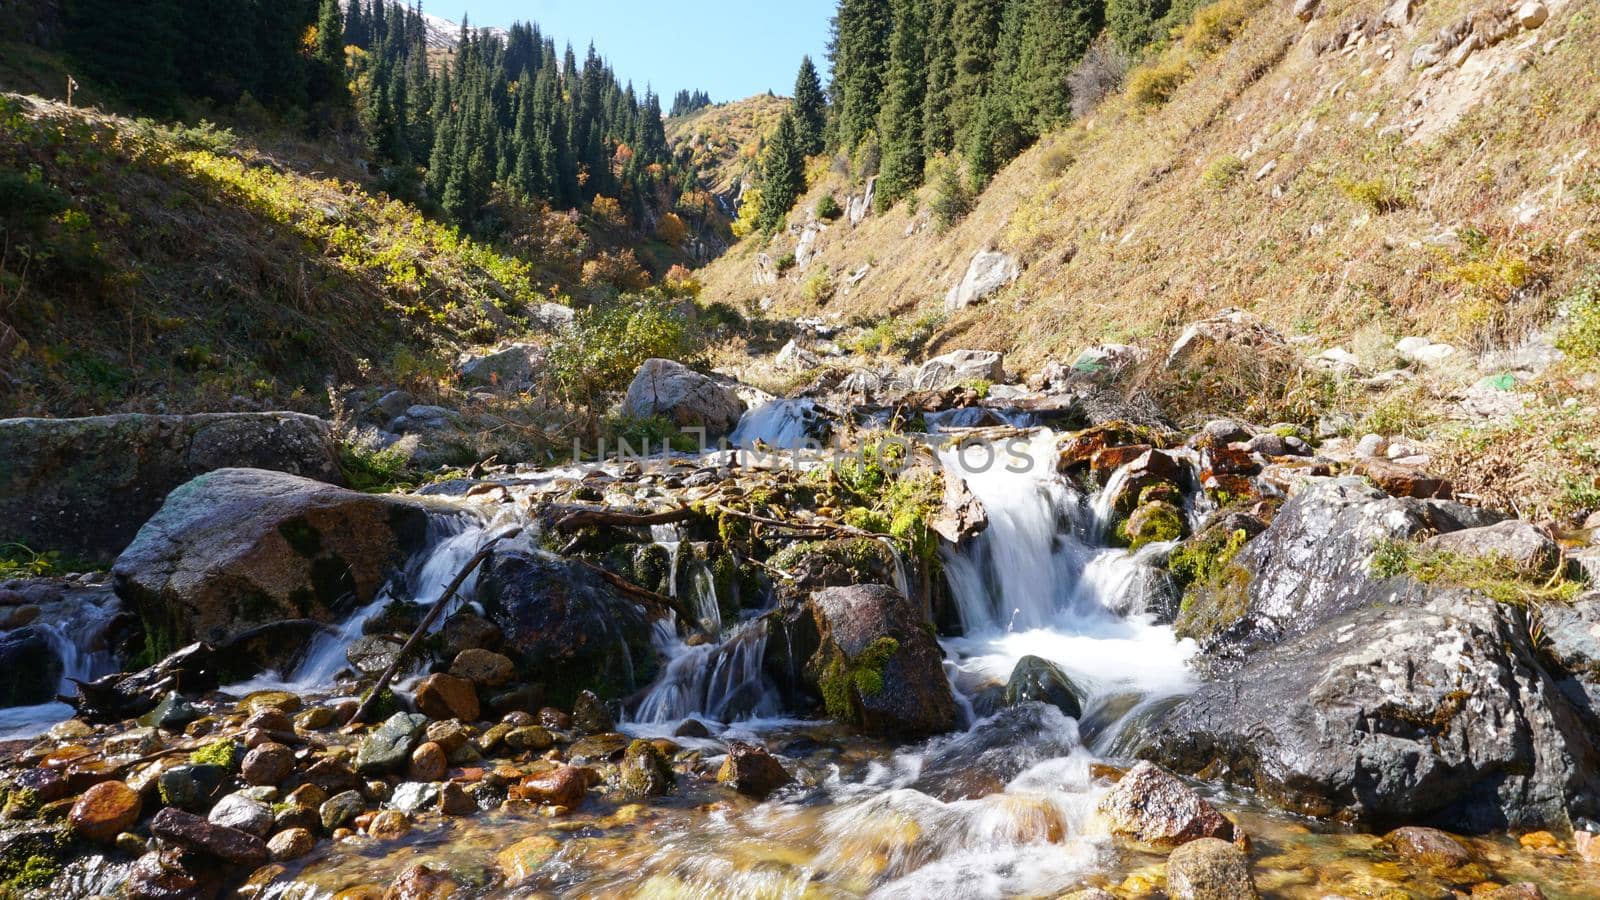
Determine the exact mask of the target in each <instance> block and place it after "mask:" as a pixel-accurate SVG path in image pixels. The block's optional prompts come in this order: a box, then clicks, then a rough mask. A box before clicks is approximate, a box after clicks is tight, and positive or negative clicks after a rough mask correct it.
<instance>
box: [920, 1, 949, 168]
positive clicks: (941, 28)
mask: <svg viewBox="0 0 1600 900" xmlns="http://www.w3.org/2000/svg"><path fill="white" fill-rule="evenodd" d="M955 6H956V4H955V0H929V3H928V21H927V26H926V33H927V38H926V40H927V53H926V56H927V59H926V66H927V69H928V83H927V86H926V88H925V90H924V92H923V93H924V97H923V101H922V152H923V155H924V156H925V157H927V158H929V159H931V158H933V157H935V156H938V155H939V154H941V153H949V152H950V151H951V150H952V149H954V147H955V131H956V129H955V122H954V119H952V118H951V115H950V107H951V105H952V104H953V103H954V102H955V99H956V98H955V78H956V42H955V35H954V34H953V33H952V32H951V26H952V24H953V21H954V18H955Z"/></svg>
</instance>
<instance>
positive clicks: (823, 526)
mask: <svg viewBox="0 0 1600 900" xmlns="http://www.w3.org/2000/svg"><path fill="white" fill-rule="evenodd" d="M710 508H711V509H712V510H713V511H715V512H719V513H725V514H727V515H730V516H736V517H738V518H741V519H748V520H750V521H752V522H758V523H760V524H762V525H771V526H773V527H774V528H791V529H794V530H796V531H809V532H814V533H820V534H830V533H831V534H848V535H850V536H851V537H864V538H872V539H873V540H878V541H893V540H894V535H890V534H879V533H878V532H876V531H865V530H863V529H860V528H856V527H854V526H852V525H845V524H843V523H841V522H818V523H815V524H811V523H806V522H786V521H784V520H783V519H774V518H770V517H768V516H758V515H756V514H755V513H748V512H743V511H740V510H737V509H731V508H729V507H726V506H721V505H717V504H713V505H712V506H711V507H710Z"/></svg>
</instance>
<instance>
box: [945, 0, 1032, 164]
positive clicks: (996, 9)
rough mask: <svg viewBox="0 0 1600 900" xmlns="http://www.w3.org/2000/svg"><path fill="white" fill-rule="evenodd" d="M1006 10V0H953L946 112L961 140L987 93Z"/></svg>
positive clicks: (970, 126) (965, 135)
mask: <svg viewBox="0 0 1600 900" xmlns="http://www.w3.org/2000/svg"><path fill="white" fill-rule="evenodd" d="M1013 2H1016V0H1013ZM1005 7H1006V0H956V5H955V9H954V10H953V11H952V14H951V22H950V35H951V43H952V44H953V45H954V46H953V53H954V57H955V58H954V65H955V72H954V74H953V76H952V83H951V87H950V104H949V107H948V109H949V118H950V128H951V130H952V131H953V132H954V133H955V134H956V135H959V136H961V138H966V137H968V131H969V129H971V128H972V127H973V126H974V125H975V124H976V123H975V121H974V120H975V119H976V118H977V114H978V109H979V107H980V106H981V104H982V102H983V98H984V97H985V96H986V95H987V94H988V93H989V73H990V71H991V70H992V69H993V68H994V54H995V46H996V45H997V44H998V43H999V41H1000V22H1001V20H1002V19H1003V18H1004V11H1005ZM961 138H958V140H960V139H961Z"/></svg>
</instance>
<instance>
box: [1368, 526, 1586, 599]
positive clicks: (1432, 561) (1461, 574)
mask: <svg viewBox="0 0 1600 900" xmlns="http://www.w3.org/2000/svg"><path fill="white" fill-rule="evenodd" d="M1367 571H1368V572H1370V573H1371V574H1372V575H1374V576H1375V577H1378V578H1394V577H1398V576H1400V575H1409V576H1410V577H1412V578H1415V579H1416V580H1417V581H1420V582H1422V583H1424V584H1439V585H1444V586H1449V587H1460V588H1466V589H1468V590H1471V591H1476V592H1478V593H1480V594H1483V595H1484V596H1486V597H1489V598H1490V599H1492V600H1494V601H1496V602H1498V603H1504V604H1507V605H1510V606H1519V607H1536V606H1539V605H1541V604H1545V603H1571V602H1572V601H1573V600H1575V599H1577V597H1578V595H1579V594H1580V593H1581V592H1582V591H1583V584H1582V583H1581V582H1578V581H1574V580H1572V579H1570V578H1567V577H1566V576H1565V574H1564V573H1563V572H1561V571H1560V570H1558V571H1557V572H1556V573H1555V574H1553V575H1550V576H1548V577H1546V576H1543V575H1540V574H1537V573H1533V572H1529V571H1527V570H1526V569H1524V568H1522V567H1520V566H1518V565H1517V563H1516V562H1514V561H1513V560H1512V559H1510V558H1509V557H1506V556H1504V555H1501V554H1495V553H1489V554H1483V555H1473V556H1467V555H1463V554H1459V553H1452V552H1449V551H1444V550H1429V549H1426V548H1424V547H1422V546H1421V545H1418V544H1414V543H1411V542H1408V541H1395V540H1390V541H1384V542H1382V543H1380V544H1379V545H1378V547H1377V548H1376V549H1375V550H1374V551H1373V554H1372V558H1371V559H1370V560H1369V561H1368V563H1367Z"/></svg>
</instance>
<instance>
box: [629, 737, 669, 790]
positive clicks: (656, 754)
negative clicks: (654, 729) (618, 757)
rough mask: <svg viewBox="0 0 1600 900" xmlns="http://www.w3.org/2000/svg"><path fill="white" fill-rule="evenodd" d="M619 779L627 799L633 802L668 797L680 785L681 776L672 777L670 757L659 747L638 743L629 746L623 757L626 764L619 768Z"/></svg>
mask: <svg viewBox="0 0 1600 900" xmlns="http://www.w3.org/2000/svg"><path fill="white" fill-rule="evenodd" d="M617 777H618V779H619V780H620V782H621V786H622V793H623V795H624V796H626V797H628V798H629V799H633V800H641V799H644V798H646V797H660V796H662V795H663V794H668V793H670V792H671V791H672V789H673V787H675V786H676V785H677V781H678V779H677V776H675V775H673V773H672V766H671V765H670V764H668V762H667V757H666V755H665V754H663V753H662V752H661V749H660V748H659V747H657V746H656V745H655V744H653V743H651V742H649V741H646V740H636V741H634V742H633V743H631V744H629V745H628V749H627V751H626V752H625V753H624V754H623V757H622V764H621V765H620V766H619V767H618V770H617Z"/></svg>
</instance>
